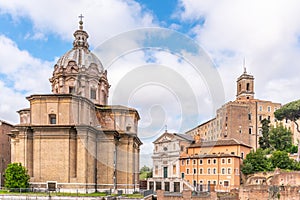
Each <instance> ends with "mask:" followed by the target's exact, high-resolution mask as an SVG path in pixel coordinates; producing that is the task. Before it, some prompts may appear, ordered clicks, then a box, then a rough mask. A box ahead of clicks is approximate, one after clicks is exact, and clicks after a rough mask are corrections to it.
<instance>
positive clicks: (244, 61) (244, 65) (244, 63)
mask: <svg viewBox="0 0 300 200" xmlns="http://www.w3.org/2000/svg"><path fill="white" fill-rule="evenodd" d="M243 68H244V74H247V70H246V59H245V57H244V60H243Z"/></svg>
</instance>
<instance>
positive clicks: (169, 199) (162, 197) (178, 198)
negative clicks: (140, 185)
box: [156, 190, 217, 200]
mask: <svg viewBox="0 0 300 200" xmlns="http://www.w3.org/2000/svg"><path fill="white" fill-rule="evenodd" d="M156 194H157V199H158V200H191V199H192V200H209V199H217V194H216V193H215V192H211V193H209V194H203V196H193V195H192V191H190V190H184V191H182V193H181V194H178V193H173V194H169V193H165V192H164V191H162V190H157V191H156Z"/></svg>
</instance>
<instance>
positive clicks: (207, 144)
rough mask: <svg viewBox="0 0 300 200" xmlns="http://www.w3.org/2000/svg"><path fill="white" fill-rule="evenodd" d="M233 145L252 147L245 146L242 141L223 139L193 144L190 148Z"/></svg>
mask: <svg viewBox="0 0 300 200" xmlns="http://www.w3.org/2000/svg"><path fill="white" fill-rule="evenodd" d="M233 145H242V146H247V147H250V148H251V146H249V145H247V144H244V143H242V142H240V141H237V140H235V139H222V140H216V141H202V142H199V143H195V144H191V145H190V146H189V147H213V146H233Z"/></svg>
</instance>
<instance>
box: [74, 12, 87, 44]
mask: <svg viewBox="0 0 300 200" xmlns="http://www.w3.org/2000/svg"><path fill="white" fill-rule="evenodd" d="M78 17H79V18H80V21H79V30H77V31H75V33H74V37H75V40H74V42H73V47H74V48H84V49H88V48H89V44H88V42H87V38H88V37H89V35H88V34H87V32H86V31H84V30H83V21H82V19H83V18H84V16H83V15H82V14H80V15H79V16H78Z"/></svg>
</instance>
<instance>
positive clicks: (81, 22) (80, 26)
mask: <svg viewBox="0 0 300 200" xmlns="http://www.w3.org/2000/svg"><path fill="white" fill-rule="evenodd" d="M78 17H79V18H80V21H79V29H80V30H82V29H83V26H82V24H83V21H82V19H83V18H84V16H83V15H82V14H80V15H79V16H78Z"/></svg>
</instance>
